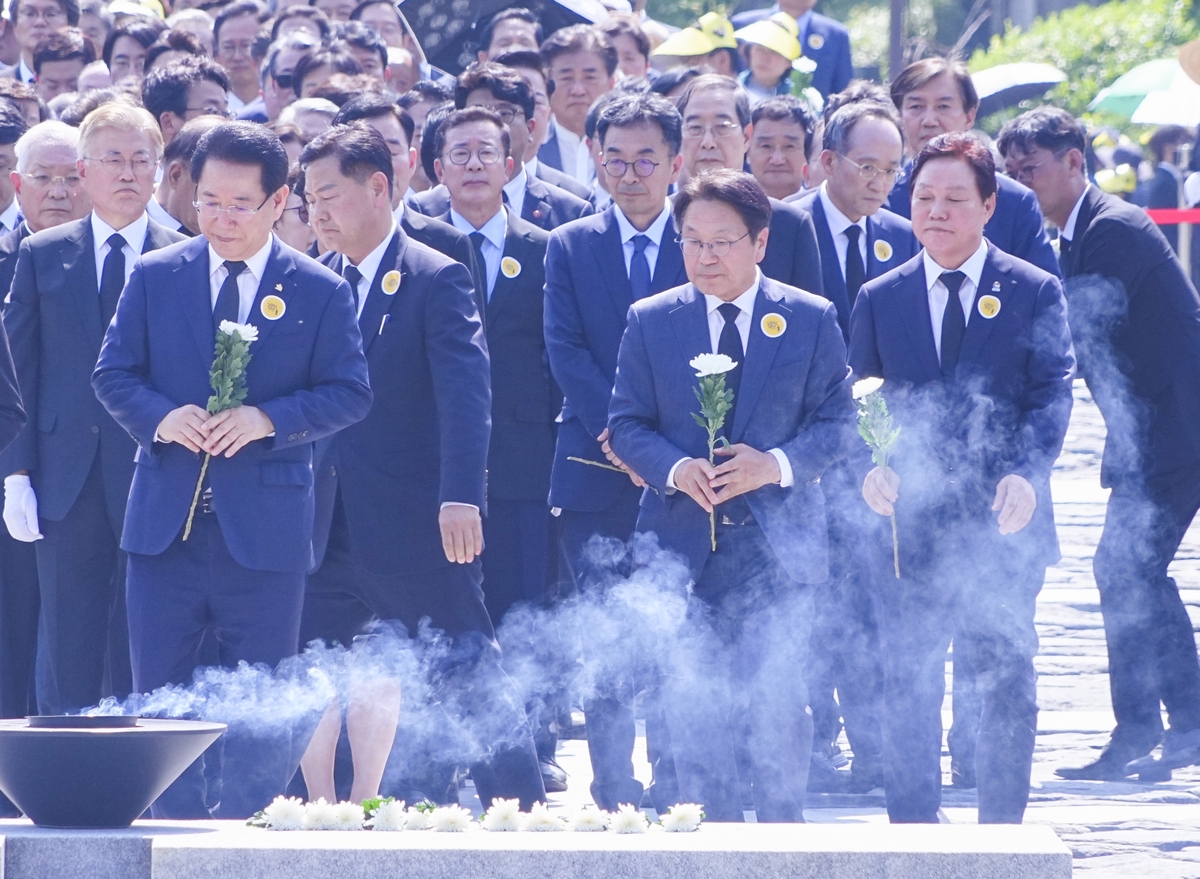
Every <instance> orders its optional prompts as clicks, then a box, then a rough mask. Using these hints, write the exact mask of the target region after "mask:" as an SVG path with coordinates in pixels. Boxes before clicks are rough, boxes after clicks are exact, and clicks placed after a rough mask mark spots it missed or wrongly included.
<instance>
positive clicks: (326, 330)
mask: <svg viewBox="0 0 1200 879" xmlns="http://www.w3.org/2000/svg"><path fill="white" fill-rule="evenodd" d="M371 400H372V396H371V385H370V382H369V381H368V379H367V358H366V355H365V354H363V345H362V334H361V333H359V330H358V316H357V315H356V314H355V308H354V300H353V297H352V296H351V293H350V285H349V284H347V283H346V282H345V281H339V282H338V285H337V288H336V289H335V290H333V292H332V294H331V295H330V296H329V298H328V300H327V301H326V303H325V310H324V312H323V313H322V315H321V322H320V324H319V325H318V327H317V338H316V341H315V342H314V344H313V351H312V358H311V360H310V362H309V384H308V387H307V388H304V389H302V390H299V391H296V392H295V393H292V394H288V395H287V396H284V397H276V398H275V399H274V400H268V401H267V402H265V403H263V404H261V405H260V406H259V407H258V408H260V409H262V411H263V412H265V413H266V414H267V416H268V417H269V418H270V419H271V421H272V422H273V423H274V425H275V439H274V448H276V449H280V448H286V447H287V446H289V445H294V444H296V443H312V442H316V441H317V440H319V439H322V438H323V437H327V436H329V435H330V434H333V433H336V432H337V431H339V430H341V429H342V428H345V427H349V426H350V425H351V424H354V423H356V422H358V421H361V420H362V419H363V418H365V417H366V415H367V412H368V411H370V409H371Z"/></svg>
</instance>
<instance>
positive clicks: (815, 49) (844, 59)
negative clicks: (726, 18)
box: [732, 4, 854, 98]
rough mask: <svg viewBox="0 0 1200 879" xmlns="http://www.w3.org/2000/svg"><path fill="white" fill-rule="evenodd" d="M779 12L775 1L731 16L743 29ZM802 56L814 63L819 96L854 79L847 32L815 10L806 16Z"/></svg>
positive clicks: (734, 23)
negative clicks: (762, 7)
mask: <svg viewBox="0 0 1200 879" xmlns="http://www.w3.org/2000/svg"><path fill="white" fill-rule="evenodd" d="M778 11H779V6H778V4H776V5H774V6H771V7H769V8H767V9H753V10H750V11H749V12H742V13H739V14H738V15H735V16H734V17H733V19H732V23H733V26H734V27H735V28H739V29H740V28H744V27H745V26H746V25H748V24H751V23H752V22H755V21H761V20H762V19H764V18H768V17H769V16H771V15H774V14H775V13H776V12H778ZM800 45H801V50H802V51H803V52H804V57H806V58H811V59H812V60H813V61H815V62H816V63H817V69H816V70H814V71H813V77H812V84H813V88H815V89H816V90H817V91H819V92H820V93H821V97H823V98H828V97H829V96H830V95H832V94H835V93H837V92H840V91H841V90H842V89H844V88H845V87H846V86H848V85H849V84H850V80H852V79H853V78H854V62H853V60H852V59H851V56H850V31H849V30H847V29H846V26H845V25H843V24H842V23H841V22H839V21H835V20H834V19H832V18H829V17H828V16H824V15H821V14H820V13H816V12H814V13H813V14H812V15H811V16H809V19H808V25H807V26H806V27H805V29H804V33H803V34H802V35H801V40H800Z"/></svg>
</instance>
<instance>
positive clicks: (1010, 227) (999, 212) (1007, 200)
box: [887, 162, 1062, 278]
mask: <svg viewBox="0 0 1200 879" xmlns="http://www.w3.org/2000/svg"><path fill="white" fill-rule="evenodd" d="M911 174H912V162H909V163H908V164H907V165H905V166H904V172H903V173H902V174H901V175H900V177H899V178H898V179H897V180H896V186H895V188H893V189H892V194H891V195H890V196H888V202H887V208H888V210H890V211H891V212H892V213H895V214H899V215H900V216H902V217H904V218H905V219H906V220H911V219H912V189H911V183H912V180H911ZM983 236H984V237H985V238H986V239H987V240H988V241H990V242H992V244H995V245H996V246H997V247H999V248H1000V249H1001V250H1003V251H1004V252H1005V253H1011V254H1012V255H1013V256H1015V257H1016V258H1017V259H1023V260H1025V262H1028V263H1033V264H1034V265H1035V266H1037V267H1038V268H1039V269H1041V270H1042V271H1044V272H1049V273H1050V274H1052V275H1054V276H1055V277H1059V278H1061V277H1062V270H1061V269H1060V268H1059V267H1058V257H1056V256H1055V255H1054V248H1053V247H1052V246H1051V245H1050V236H1048V235H1047V234H1046V221H1045V220H1044V219H1043V218H1042V209H1041V207H1040V206H1039V205H1038V201H1037V196H1036V195H1034V194H1033V190H1032V189H1030V188H1029V187H1027V186H1024V185H1022V184H1021V183H1018V182H1017V181H1016V180H1013V179H1012V178H1011V177H1009V176H1008V175H1007V174H999V173H998V174H996V212H995V213H994V214H992V218H991V219H990V220H988V222H987V225H986V226H984V227H983Z"/></svg>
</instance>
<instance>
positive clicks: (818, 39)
mask: <svg viewBox="0 0 1200 879" xmlns="http://www.w3.org/2000/svg"><path fill="white" fill-rule="evenodd" d="M824 45H825V38H824V37H823V36H821V35H820V34H809V35H808V48H810V49H814V50H817V51H819V50H820V49H821V47H822V46H824Z"/></svg>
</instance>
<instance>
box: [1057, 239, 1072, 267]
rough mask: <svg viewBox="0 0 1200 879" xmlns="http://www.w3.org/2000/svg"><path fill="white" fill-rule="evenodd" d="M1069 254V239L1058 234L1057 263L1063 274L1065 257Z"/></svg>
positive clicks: (1065, 263) (1065, 262) (1065, 264)
mask: <svg viewBox="0 0 1200 879" xmlns="http://www.w3.org/2000/svg"><path fill="white" fill-rule="evenodd" d="M1070 254H1071V239H1070V238H1064V237H1063V236H1062V235H1059V236H1058V265H1059V267H1060V268H1061V269H1062V270H1063V274H1064V275H1065V274H1066V273H1067V257H1068V256H1069V255H1070Z"/></svg>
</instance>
